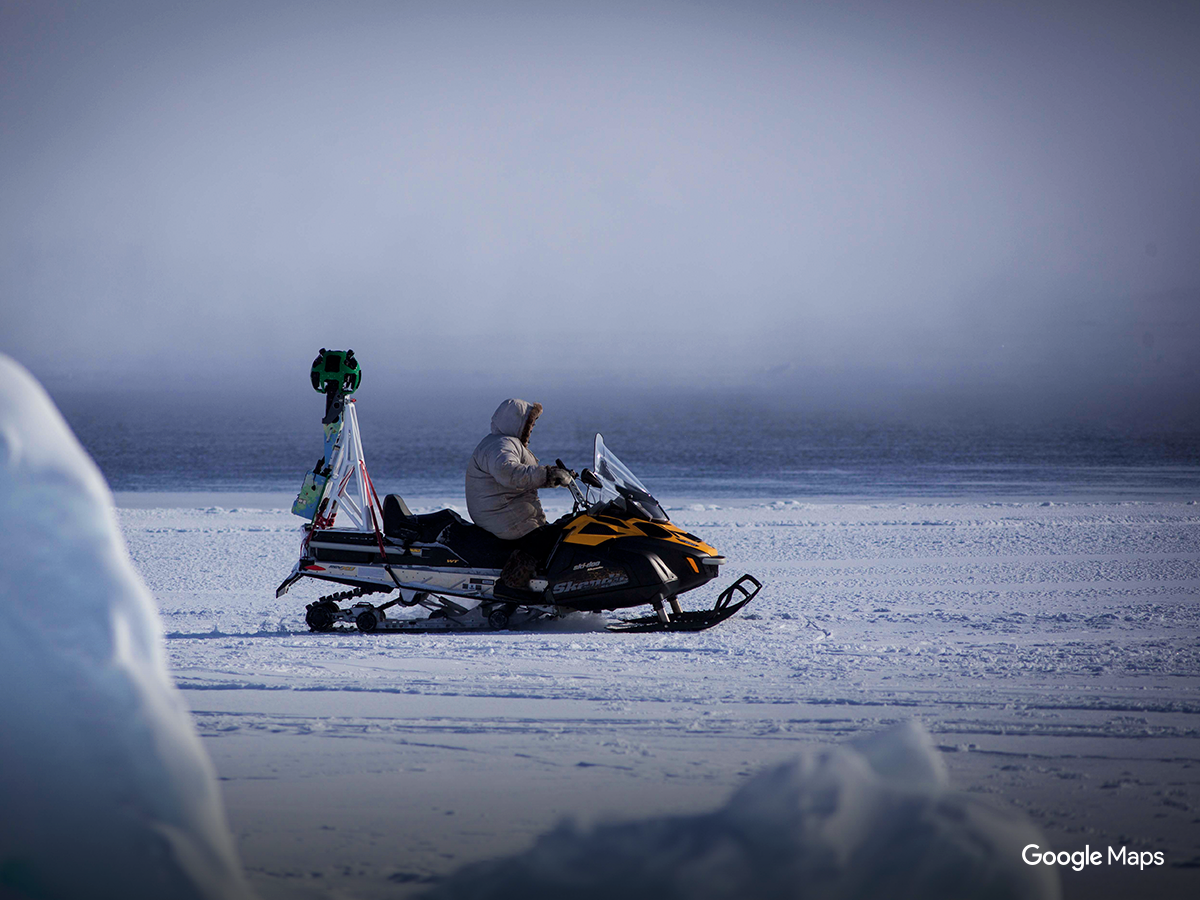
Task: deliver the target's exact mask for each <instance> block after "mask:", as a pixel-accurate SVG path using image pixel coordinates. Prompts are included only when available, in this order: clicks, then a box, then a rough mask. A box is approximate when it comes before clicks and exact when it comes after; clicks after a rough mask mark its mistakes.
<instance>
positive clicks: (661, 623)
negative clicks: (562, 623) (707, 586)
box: [608, 575, 762, 632]
mask: <svg viewBox="0 0 1200 900" xmlns="http://www.w3.org/2000/svg"><path fill="white" fill-rule="evenodd" d="M747 582H749V583H750V584H753V585H754V590H750V589H749V588H747V587H746V583H747ZM761 589H762V584H761V583H760V582H759V580H758V579H757V578H755V577H754V576H753V575H743V576H742V577H741V578H739V579H738V580H737V581H735V582H734V583H733V584H731V585H730V586H729V587H727V588H725V590H723V591H721V594H720V596H718V597H717V602H716V603H715V604H714V605H713V608H712V609H709V610H700V611H697V612H689V611H688V610H673V611H672V612H670V613H666V611H665V610H663V613H665V615H664V614H663V613H656V614H655V615H653V616H641V617H640V618H637V619H621V620H620V621H618V622H613V623H612V624H610V625H609V626H608V630H609V631H624V632H631V631H704V629H706V628H712V627H713V626H714V625H720V624H721V623H722V622H724V621H725V620H726V619H728V618H729V617H730V616H732V615H735V614H736V613H737V612H738V610H740V609H741V608H742V607H743V606H745V605H746V604H747V603H749V602H750V601H751V600H753V599H754V598H755V597H756V596H757V595H758V592H759V591H760V590H761ZM735 593H736V594H739V595H740V599H739V600H738V601H737V602H736V603H734V602H732V601H733V596H734V594H735Z"/></svg>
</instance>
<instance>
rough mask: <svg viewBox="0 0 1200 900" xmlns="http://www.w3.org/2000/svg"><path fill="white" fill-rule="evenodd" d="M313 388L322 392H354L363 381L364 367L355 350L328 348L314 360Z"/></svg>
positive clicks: (312, 372)
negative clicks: (361, 367)
mask: <svg viewBox="0 0 1200 900" xmlns="http://www.w3.org/2000/svg"><path fill="white" fill-rule="evenodd" d="M309 375H310V377H311V378H312V386H313V389H314V390H316V391H319V392H320V393H322V394H353V393H354V392H355V391H357V390H358V386H359V384H360V383H361V382H362V369H360V368H359V366H358V360H357V359H355V358H354V351H353V350H326V349H325V348H324V347H322V348H321V353H320V354H319V355H318V356H317V358H316V359H314V360H313V364H312V371H311V372H310V373H309Z"/></svg>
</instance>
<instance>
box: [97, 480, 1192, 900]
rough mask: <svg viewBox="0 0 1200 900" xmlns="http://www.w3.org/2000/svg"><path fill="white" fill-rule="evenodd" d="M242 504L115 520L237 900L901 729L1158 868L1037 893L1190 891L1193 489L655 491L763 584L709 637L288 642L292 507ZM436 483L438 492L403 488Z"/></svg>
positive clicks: (1090, 836)
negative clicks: (216, 805) (205, 777)
mask: <svg viewBox="0 0 1200 900" xmlns="http://www.w3.org/2000/svg"><path fill="white" fill-rule="evenodd" d="M252 499H254V502H255V503H256V504H257V505H255V506H247V505H245V500H246V498H224V497H221V496H220V495H213V496H206V497H198V498H196V499H195V500H194V501H193V506H192V507H191V508H184V507H182V506H173V507H142V508H122V509H120V510H119V511H118V512H119V516H120V520H121V523H122V527H123V529H124V532H125V534H126V537H127V539H128V541H129V546H130V549H131V552H132V555H133V557H134V560H135V564H136V565H137V566H138V568H139V569H140V571H141V572H142V573H143V575H144V577H145V578H146V579H147V581H148V583H149V585H150V587H151V589H152V591H153V592H154V595H155V597H156V598H157V599H158V601H159V603H160V606H161V608H162V615H163V619H164V623H165V627H166V629H167V633H168V640H167V647H168V655H169V658H170V663H171V668H172V671H173V673H174V675H175V677H176V679H177V681H178V683H179V684H180V686H181V687H182V688H183V693H184V695H185V696H186V697H187V698H188V699H189V702H190V704H191V706H192V708H193V710H194V713H195V718H196V721H197V723H198V725H199V727H200V730H201V734H202V735H203V737H204V740H205V742H206V745H207V747H208V749H209V752H210V753H211V755H212V756H213V758H214V761H215V762H216V765H217V768H218V770H219V771H220V772H221V774H222V776H223V777H224V778H225V779H226V780H225V782H224V786H225V796H226V802H227V805H228V808H229V814H230V817H231V822H232V825H233V828H234V831H235V833H236V835H237V838H238V841H239V847H240V849H241V851H242V855H243V857H244V859H245V861H246V864H247V867H248V871H249V875H250V878H251V881H252V883H253V884H254V885H255V887H256V888H257V889H258V890H259V891H260V893H261V894H262V895H263V896H264V897H281V898H282V897H314V898H316V897H332V896H349V897H362V898H375V897H378V898H383V897H396V896H400V895H404V894H412V893H416V892H419V891H421V890H424V889H426V888H427V887H428V886H429V885H430V884H431V883H433V882H432V880H433V879H436V878H439V877H444V876H445V875H447V874H448V873H450V872H452V871H454V870H455V869H457V868H458V867H459V866H461V865H462V864H464V863H470V862H476V861H480V860H484V859H487V858H493V857H496V856H500V855H512V854H519V853H521V852H523V851H524V850H527V849H528V848H529V847H530V846H531V845H533V844H534V843H535V841H536V840H537V839H538V838H539V836H542V835H544V834H547V833H549V832H551V831H553V830H554V829H555V828H556V825H557V823H558V821H559V820H560V819H561V818H563V817H566V818H568V819H571V820H573V821H575V822H577V823H578V827H579V828H580V829H587V828H590V827H593V826H596V825H597V824H603V823H604V822H606V821H610V820H613V819H617V820H635V819H648V820H654V819H661V818H662V817H664V816H671V815H703V814H707V813H711V812H712V811H713V810H716V809H719V808H720V807H721V806H722V804H724V803H725V802H726V801H727V799H728V798H729V796H730V795H731V793H732V792H733V791H735V790H737V789H738V788H739V787H740V786H741V785H743V784H744V783H745V782H746V781H747V780H748V779H750V778H752V777H753V776H754V775H755V774H756V773H758V772H761V771H764V770H767V769H770V768H773V767H774V766H777V765H779V764H781V763H783V762H784V761H786V760H788V759H791V758H793V757H794V756H795V755H796V754H797V753H798V752H801V751H804V750H805V749H806V748H809V747H812V746H813V745H815V744H821V745H826V744H830V743H838V742H842V741H844V740H847V739H853V738H856V737H859V736H862V735H865V734H870V733H874V732H877V731H879V730H881V729H885V728H887V727H889V726H892V725H895V724H897V723H900V722H903V721H905V720H908V719H916V720H918V721H920V722H921V723H922V724H923V725H924V727H925V728H927V729H928V731H929V732H930V734H932V736H933V739H934V741H935V743H936V745H937V747H938V748H939V751H940V753H941V756H942V759H943V760H944V761H945V764H946V765H947V767H948V769H949V771H950V776H951V781H952V784H953V785H954V786H955V787H956V788H960V789H963V790H965V791H967V792H970V793H972V794H976V795H978V796H980V797H982V798H984V799H985V800H986V801H987V802H989V803H991V804H994V805H996V806H997V807H999V808H1003V809H1008V810H1013V809H1016V810H1020V811H1022V812H1024V813H1025V814H1027V815H1028V816H1029V817H1030V818H1031V820H1032V821H1033V822H1034V823H1035V824H1037V825H1038V826H1039V827H1040V828H1041V829H1042V831H1043V832H1044V833H1045V834H1046V836H1047V840H1048V842H1049V845H1050V846H1051V847H1053V848H1055V849H1064V850H1077V849H1078V850H1082V849H1083V848H1084V846H1091V847H1093V848H1095V847H1097V846H1100V847H1102V848H1103V847H1107V846H1109V845H1112V846H1114V847H1116V848H1119V847H1121V846H1124V845H1127V846H1129V847H1131V848H1133V847H1137V848H1139V849H1149V850H1161V851H1162V852H1163V853H1164V854H1165V864H1164V865H1163V866H1161V867H1158V868H1155V869H1153V870H1152V869H1146V870H1144V871H1143V870H1139V869H1137V868H1134V869H1133V870H1132V871H1123V870H1120V869H1119V868H1116V867H1110V866H1104V867H1102V868H1089V869H1086V870H1085V871H1083V872H1079V873H1076V872H1073V871H1071V870H1069V869H1067V870H1061V869H1060V870H1058V874H1059V876H1060V878H1061V879H1062V884H1063V890H1064V894H1065V896H1067V897H1103V896H1111V897H1125V896H1130V895H1133V894H1136V893H1138V892H1140V891H1143V890H1149V889H1151V888H1152V889H1154V890H1156V891H1158V892H1159V895H1161V896H1191V895H1192V893H1193V890H1192V889H1193V888H1194V887H1195V885H1196V880H1197V873H1198V872H1200V869H1197V868H1195V866H1196V864H1197V861H1198V860H1200V824H1198V823H1197V821H1196V820H1197V812H1196V810H1197V808H1198V807H1200V743H1198V741H1197V739H1198V738H1200V728H1198V726H1197V722H1198V720H1197V713H1198V712H1200V695H1198V694H1197V688H1198V687H1200V647H1198V644H1197V634H1198V630H1197V625H1198V621H1200V607H1198V605H1197V599H1198V596H1200V507H1198V506H1197V505H1195V504H1192V503H1189V502H1188V501H1189V500H1190V499H1192V498H1181V499H1180V500H1179V501H1178V502H1160V501H1155V502H1134V501H1120V502H1114V501H1107V500H1102V499H1097V500H1096V501H1094V502H1082V501H1081V502H1067V503H1058V502H1056V503H1055V504H1054V505H1053V506H1046V505H1043V504H1042V502H1041V501H1039V500H1036V499H1034V500H1029V501H1026V502H1008V501H1006V502H986V501H970V502H968V501H962V502H919V503H918V502H912V503H906V502H899V501H887V502H882V501H881V502H873V503H841V502H827V503H816V502H804V503H796V502H789V501H780V502H762V501H756V502H747V501H741V502H739V501H734V500H727V499H723V500H722V501H721V503H720V504H719V506H720V508H719V509H717V508H712V507H713V506H715V504H711V503H699V502H697V503H692V501H691V500H688V501H677V502H675V503H673V504H671V505H672V506H673V507H675V508H673V509H672V510H671V511H670V514H671V516H672V518H673V519H674V520H675V521H676V522H678V523H679V524H681V525H682V526H683V527H685V528H687V529H688V530H690V531H692V532H693V533H697V534H700V535H702V536H703V537H704V538H705V540H707V541H709V542H710V543H712V544H713V545H714V546H716V547H718V548H719V549H720V550H721V551H722V552H724V553H725V555H726V556H727V557H728V558H729V559H730V564H729V566H728V567H727V568H726V570H725V575H724V576H723V578H722V583H728V581H729V579H730V578H731V577H734V576H736V575H738V574H740V573H741V572H743V571H748V572H751V573H753V574H755V575H757V576H758V577H759V578H761V580H762V581H763V583H764V585H765V586H764V588H763V591H762V593H761V595H760V596H759V597H758V598H757V599H756V600H755V601H754V602H753V603H752V604H751V605H750V606H749V607H747V608H746V610H745V611H744V612H743V613H742V614H739V615H738V616H737V617H735V618H734V619H731V620H730V621H728V622H726V623H724V624H723V625H721V626H719V627H718V628H715V629H713V630H711V631H707V632H703V633H699V634H689V635H684V634H665V635H664V634H648V635H628V634H625V635H620V634H610V633H607V632H605V631H603V630H600V629H599V624H600V623H598V622H597V621H596V619H597V618H599V617H595V616H588V617H580V618H579V620H578V621H571V620H567V621H565V622H562V623H558V625H557V627H556V628H554V629H544V630H535V631H530V632H525V633H486V634H464V635H398V634H376V635H370V636H368V635H361V634H358V633H356V632H349V633H344V634H326V635H315V634H310V633H308V632H307V630H306V629H305V626H304V624H303V612H304V604H305V603H306V602H310V601H311V600H312V599H314V598H315V597H316V596H318V595H319V594H321V593H323V592H324V591H325V589H323V588H321V586H319V585H316V584H309V585H305V584H301V585H297V586H296V587H295V588H293V589H292V592H291V593H289V594H287V595H286V596H285V597H283V598H281V599H279V600H277V599H276V598H275V596H274V588H275V586H276V585H277V584H278V583H279V581H280V580H282V578H283V577H284V575H286V574H287V572H288V571H289V570H290V568H291V565H292V563H293V562H294V561H295V554H296V551H297V548H298V542H299V537H300V535H299V531H298V526H299V520H298V519H296V518H295V517H293V516H291V515H290V514H289V513H288V512H287V511H286V510H285V509H283V508H282V507H284V506H285V504H287V503H289V502H290V500H291V497H282V496H281V497H279V498H276V500H275V501H274V502H275V505H276V506H277V507H279V508H271V505H270V503H268V502H267V501H268V500H269V499H270V498H252ZM446 501H451V502H457V503H460V504H461V497H458V498H455V497H444V498H443V497H425V498H413V499H411V500H410V503H411V504H412V505H413V506H414V508H416V507H419V508H421V509H432V508H436V507H437V506H439V505H440V504H441V503H443V502H446ZM123 502H124V501H123ZM176 502H178V501H176ZM693 506H700V507H703V508H690V507H693ZM680 507H682V508H680ZM714 594H715V589H714V591H712V592H709V593H707V594H706V595H705V596H704V597H700V596H695V597H694V598H693V597H690V596H689V597H685V598H684V605H685V606H688V605H694V606H698V605H699V604H701V603H711V601H712V597H713V595H714Z"/></svg>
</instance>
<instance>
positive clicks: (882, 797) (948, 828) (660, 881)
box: [425, 723, 1059, 900]
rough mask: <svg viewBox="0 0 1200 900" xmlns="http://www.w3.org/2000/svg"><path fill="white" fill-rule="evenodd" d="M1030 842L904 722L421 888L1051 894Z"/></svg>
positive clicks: (622, 894) (698, 894)
mask: <svg viewBox="0 0 1200 900" xmlns="http://www.w3.org/2000/svg"><path fill="white" fill-rule="evenodd" d="M1039 842H1040V843H1043V844H1044V843H1045V840H1044V838H1042V837H1041V836H1040V835H1039V834H1038V832H1037V830H1036V829H1035V828H1034V827H1033V826H1032V825H1031V824H1030V823H1029V822H1028V821H1027V820H1025V819H1023V818H1021V817H1018V816H1016V815H1014V814H1011V813H1004V812H1000V811H998V810H995V809H992V808H991V807H988V806H986V805H984V804H983V803H981V802H979V801H978V800H976V799H975V798H974V797H973V796H971V795H968V794H961V793H956V792H954V791H951V790H950V789H949V788H948V785H947V779H946V774H945V770H944V769H943V767H942V763H941V760H940V758H939V757H938V754H937V752H936V750H934V748H933V746H932V744H931V742H930V740H929V736H928V734H927V733H926V732H925V731H924V729H922V728H921V727H920V726H917V725H915V724H911V723H910V724H908V725H904V726H901V727H899V728H896V729H893V730H891V731H888V732H884V733H882V734H877V735H873V736H871V737H868V738H866V739H864V740H861V741H857V742H853V743H851V744H846V745H841V746H836V747H825V748H820V749H814V750H811V751H808V752H806V753H803V754H802V755H800V756H799V757H798V758H797V759H795V760H793V761H792V762H789V763H786V764H784V765H781V766H779V767H777V768H775V769H771V770H768V771H766V772H763V773H762V774H760V775H758V776H756V777H755V778H754V779H752V780H751V781H749V782H748V783H747V784H745V785H744V786H743V787H742V788H741V789H740V790H738V791H737V792H736V793H734V795H733V797H732V798H730V800H729V802H728V803H726V804H725V806H723V807H721V808H720V809H718V810H716V811H715V812H712V813H709V814H707V815H700V816H691V817H673V818H663V819H650V820H647V821H641V822H632V823H625V824H613V825H604V826H601V827H598V828H596V829H594V830H593V831H589V832H581V831H579V830H578V829H576V828H575V827H573V826H572V825H569V824H564V825H561V826H559V828H558V829H557V830H555V831H553V832H551V833H550V834H547V835H545V836H543V837H542V838H540V839H539V840H538V842H537V843H536V844H535V845H534V847H533V848H532V849H531V850H529V851H528V852H526V853H524V854H522V855H519V856H515V857H512V858H510V859H504V860H499V861H495V862H487V863H481V864H477V865H474V866H469V867H467V868H465V869H463V870H461V871H460V872H459V873H457V874H455V875H454V876H452V877H451V878H449V879H448V880H447V881H445V882H443V883H442V884H441V885H439V886H438V887H437V888H435V889H433V890H432V891H431V892H429V893H428V894H426V895H425V897H426V900H466V898H473V900H484V898H497V900H498V898H518V897H519V898H527V900H533V898H551V897H555V898H557V897H572V898H596V900H599V898H613V897H619V898H621V900H676V898H678V900H684V898H687V900H716V898H721V900H757V898H772V900H787V898H797V900H799V898H821V900H850V898H857V900H865V898H878V900H909V898H911V900H930V898H938V900H948V898H989V900H990V898H995V900H1001V898H1012V900H1039V898H1041V900H1050V898H1057V897H1058V896H1059V890H1058V882H1057V879H1056V877H1055V875H1054V873H1053V872H1051V871H1048V870H1047V868H1046V867H1044V866H1038V867H1030V866H1026V865H1025V864H1024V863H1022V862H1021V858H1020V852H1021V847H1023V846H1024V845H1025V844H1028V843H1039Z"/></svg>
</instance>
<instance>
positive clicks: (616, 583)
mask: <svg viewBox="0 0 1200 900" xmlns="http://www.w3.org/2000/svg"><path fill="white" fill-rule="evenodd" d="M577 568H578V567H577ZM628 583H629V576H628V575H626V574H625V572H624V571H623V570H622V569H605V568H594V569H593V568H589V569H588V570H587V572H586V574H584V576H583V577H582V578H579V579H569V580H567V581H560V582H558V584H556V585H554V587H553V588H551V590H552V591H553V592H554V593H555V594H570V593H573V592H575V591H599V590H604V589H605V588H614V587H620V586H621V585H623V584H628Z"/></svg>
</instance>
